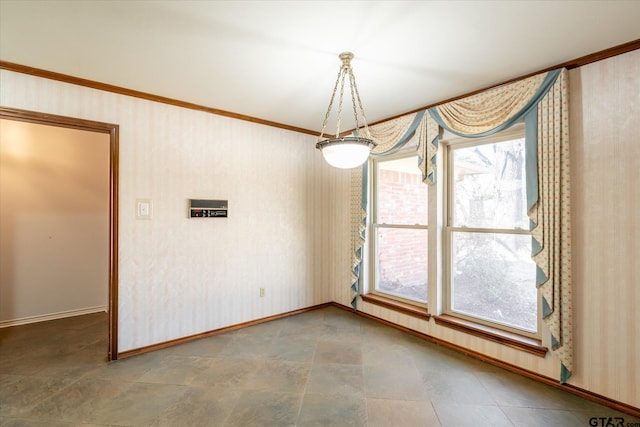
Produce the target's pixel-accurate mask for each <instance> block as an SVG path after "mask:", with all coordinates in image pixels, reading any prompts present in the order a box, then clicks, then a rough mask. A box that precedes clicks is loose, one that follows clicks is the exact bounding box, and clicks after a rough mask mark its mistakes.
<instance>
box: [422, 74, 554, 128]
mask: <svg viewBox="0 0 640 427" xmlns="http://www.w3.org/2000/svg"><path fill="white" fill-rule="evenodd" d="M561 71H562V69H560V68H559V69H557V70H553V71H549V72H548V73H547V75H546V76H545V78H544V80H543V81H542V84H541V85H540V87H539V88H538V90H536V93H535V94H534V95H533V96H532V97H531V99H530V100H529V101H528V102H527V103H526V104H525V106H524V107H522V109H521V110H520V111H519V112H518V113H516V114H515V115H514V116H513V117H511V118H510V119H509V120H507V121H506V122H504V123H501V124H499V125H498V126H496V127H495V128H493V129H489V130H487V131H484V132H480V133H476V134H473V135H469V134H464V133H461V132H457V131H454V130H453V129H451V128H450V127H449V126H447V125H446V123H445V122H444V120H442V117H440V113H438V110H437V108H436V107H433V108H429V114H431V117H433V119H434V120H435V121H436V122H437V123H438V124H439V125H440V126H441V127H442V128H443V129H446V130H448V131H449V132H451V133H453V134H454V135H458V136H462V137H465V138H482V137H485V136H489V135H493V134H494V133H498V132H500V131H502V130H505V129H507V128H509V127H511V126H513V124H514V123H516V122H518V121H519V120H521V119H523V118H524V117H525V116H526V115H527V114H528V113H529V112H530V111H531V109H535V108H537V106H538V103H539V102H540V100H541V99H542V98H543V97H544V96H545V95H546V94H547V92H549V89H551V87H552V86H553V84H554V83H555V82H556V80H557V79H558V76H559V75H560V72H561Z"/></svg>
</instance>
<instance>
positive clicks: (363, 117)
mask: <svg viewBox="0 0 640 427" xmlns="http://www.w3.org/2000/svg"><path fill="white" fill-rule="evenodd" d="M351 79H352V82H353V84H352V89H353V90H355V92H356V96H355V97H354V96H353V94H351V98H352V100H353V114H354V115H355V116H356V130H357V131H358V133H360V129H359V127H360V126H359V125H358V113H356V106H355V102H356V100H355V98H358V106H359V107H360V112H361V113H362V122H363V123H362V124H363V126H364V132H365V137H367V138H369V126H367V117H366V116H365V115H364V108H363V107H362V100H361V99H360V92H358V85H357V84H356V78H355V76H354V75H353V71H351Z"/></svg>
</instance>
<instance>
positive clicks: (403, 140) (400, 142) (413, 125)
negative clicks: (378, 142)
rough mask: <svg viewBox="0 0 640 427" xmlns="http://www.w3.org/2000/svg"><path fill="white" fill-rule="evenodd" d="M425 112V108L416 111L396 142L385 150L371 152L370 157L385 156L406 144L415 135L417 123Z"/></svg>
mask: <svg viewBox="0 0 640 427" xmlns="http://www.w3.org/2000/svg"><path fill="white" fill-rule="evenodd" d="M426 112H427V110H422V111H418V113H417V114H416V116H415V117H414V118H413V121H412V122H411V124H410V125H409V127H408V128H407V131H406V132H405V133H404V135H402V137H401V138H400V139H399V140H398V142H396V143H395V144H394V145H393V147H391V148H389V149H388V150H387V151H385V152H383V153H375V154H374V153H371V157H381V156H387V155H389V154H393V153H395V152H396V151H398V150H399V149H401V148H402V147H404V146H405V145H406V144H407V142H409V140H410V139H411V138H412V137H413V135H415V133H416V129H417V128H418V125H419V124H420V122H421V121H422V118H423V117H424V114H425V113H426Z"/></svg>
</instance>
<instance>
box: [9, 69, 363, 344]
mask: <svg viewBox="0 0 640 427" xmlns="http://www.w3.org/2000/svg"><path fill="white" fill-rule="evenodd" d="M0 85H1V86H0V93H1V98H0V104H2V105H3V106H7V107H12V108H20V109H25V110H31V111H38V112H46V113H50V114H56V115H62V116H70V117H77V118H82V119H89V120H95V121H102V122H108V123H116V124H119V125H120V206H119V216H120V218H119V221H120V222H119V227H120V230H119V255H118V262H119V268H120V271H119V302H118V307H119V310H118V315H119V322H118V338H119V339H118V351H119V352H124V351H127V350H131V349H136V348H140V347H143V346H147V345H152V344H155V343H160V342H164V341H168V340H171V339H175V338H180V337H184V336H189V335H193V334H197V333H201V332H205V331H210V330H214V329H217V328H221V327H225V326H229V325H234V324H238V323H242V322H246V321H249V320H254V319H259V318H263V317H266V316H270V315H273V314H279V313H284V312H288V311H292V310H296V309H299V308H303V307H308V306H313V305H316V304H321V303H324V302H328V301H331V289H333V288H334V287H336V286H337V283H348V281H349V263H350V261H349V260H348V257H340V258H334V257H333V250H334V249H335V248H336V247H339V246H343V247H345V249H343V252H344V253H347V252H348V242H347V243H346V245H347V246H345V243H343V239H342V237H343V236H345V235H347V234H348V231H347V230H348V223H346V222H345V221H344V220H343V219H342V218H343V217H345V218H347V217H348V202H347V201H346V200H345V201H344V202H341V201H340V200H339V198H334V194H335V193H338V194H341V193H344V192H345V191H347V189H348V180H349V173H348V172H345V171H342V170H338V169H334V168H331V167H329V166H327V165H326V164H325V162H324V161H323V160H322V156H321V154H320V153H319V152H318V151H317V150H316V149H315V138H314V137H312V136H309V135H302V134H299V133H295V132H290V131H286V130H282V129H277V128H272V127H267V126H263V125H258V124H255V123H250V122H245V121H239V120H235V119H230V118H226V117H221V116H215V115H212V114H208V113H204V112H198V111H194V110H188V109H183V108H178V107H173V106H169V105H165V104H160V103H155V102H150V101H145V100H140V99H135V98H131V97H127V96H122V95H117V94H112V93H108V92H103V91H99V90H94V89H90V88H85V87H79V86H74V85H70V84H66V83H61V82H56V81H51V80H47V79H42V78H37V77H33V76H28V75H24V74H20V73H14V72H9V71H6V70H2V72H1V74H0ZM212 102H213V103H215V101H212ZM137 198H149V199H151V200H152V204H153V206H152V219H151V220H136V219H135V201H136V199H137ZM189 198H202V199H227V200H228V201H229V217H228V218H226V219H219V218H218V219H187V199H189ZM341 230H342V231H341ZM261 287H263V288H265V296H264V297H260V293H259V288H261Z"/></svg>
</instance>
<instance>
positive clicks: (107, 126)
mask: <svg viewBox="0 0 640 427" xmlns="http://www.w3.org/2000/svg"><path fill="white" fill-rule="evenodd" d="M0 118H2V119H7V120H18V121H23V122H29V123H36V124H43V125H49V126H58V127H66V128H71V129H78V130H85V131H90V132H99V133H106V134H108V135H109V301H108V306H109V346H108V359H109V360H115V359H117V358H118V164H119V150H118V147H119V133H120V127H119V125H116V124H111V123H103V122H95V121H91V120H84V119H78V118H74V117H65V116H57V115H53V114H46V113H39V112H35V111H28V110H20V109H16V108H8V107H0Z"/></svg>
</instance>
